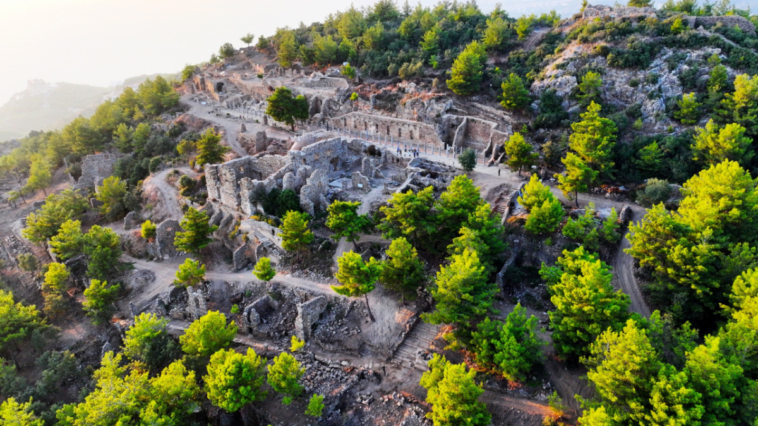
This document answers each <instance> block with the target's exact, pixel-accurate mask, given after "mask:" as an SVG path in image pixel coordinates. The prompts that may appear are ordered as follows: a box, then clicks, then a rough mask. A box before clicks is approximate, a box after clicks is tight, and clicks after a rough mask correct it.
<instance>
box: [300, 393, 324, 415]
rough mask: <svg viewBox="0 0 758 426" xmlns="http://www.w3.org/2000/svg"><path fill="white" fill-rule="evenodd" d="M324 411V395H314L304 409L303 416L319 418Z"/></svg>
mask: <svg viewBox="0 0 758 426" xmlns="http://www.w3.org/2000/svg"><path fill="white" fill-rule="evenodd" d="M323 411H324V395H317V394H314V395H313V396H311V399H310V400H308V408H306V409H305V414H306V415H308V416H311V417H317V418H320V417H321V413H322V412H323Z"/></svg>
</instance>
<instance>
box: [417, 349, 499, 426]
mask: <svg viewBox="0 0 758 426" xmlns="http://www.w3.org/2000/svg"><path fill="white" fill-rule="evenodd" d="M475 377H476V372H475V371H474V370H470V371H468V372H466V365H465V364H450V363H449V362H448V361H447V360H446V359H445V358H444V357H442V356H440V355H437V354H435V355H434V358H432V360H431V361H429V371H427V372H425V373H424V374H423V375H422V376H421V386H423V387H424V388H426V390H427V394H426V402H427V403H429V404H430V405H431V406H432V412H431V413H428V414H427V415H426V417H427V418H428V419H430V420H431V421H432V422H433V423H434V425H436V426H458V425H464V424H465V425H467V426H486V425H488V424H489V423H490V419H491V416H490V413H489V412H488V411H487V406H486V405H485V404H484V403H483V402H480V401H478V399H479V396H480V395H481V394H482V393H484V389H482V387H481V386H479V385H477V384H476V382H474V378H475ZM464 419H465V420H464Z"/></svg>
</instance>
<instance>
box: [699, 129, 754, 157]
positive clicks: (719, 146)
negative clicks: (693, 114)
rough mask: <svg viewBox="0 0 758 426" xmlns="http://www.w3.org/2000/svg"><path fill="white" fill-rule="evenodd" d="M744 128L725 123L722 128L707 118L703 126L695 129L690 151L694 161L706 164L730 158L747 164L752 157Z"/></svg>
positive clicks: (749, 141)
mask: <svg viewBox="0 0 758 426" xmlns="http://www.w3.org/2000/svg"><path fill="white" fill-rule="evenodd" d="M745 131H746V129H745V128H744V127H742V126H740V125H739V124H735V123H732V124H727V125H726V126H724V127H723V128H719V126H718V125H717V124H716V123H714V122H713V120H709V121H708V124H706V125H705V128H697V129H695V138H694V143H693V144H692V151H693V154H694V160H695V161H703V162H704V163H706V164H708V165H713V164H717V163H720V162H722V161H724V160H731V161H736V162H738V163H740V164H741V165H747V164H748V163H749V162H750V160H751V159H752V158H753V155H754V152H753V151H752V150H751V149H750V147H751V145H752V142H753V141H752V139H750V138H749V137H747V136H745Z"/></svg>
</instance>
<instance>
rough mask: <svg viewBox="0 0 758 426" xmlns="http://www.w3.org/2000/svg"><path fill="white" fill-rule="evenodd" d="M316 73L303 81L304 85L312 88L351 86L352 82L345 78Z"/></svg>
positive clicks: (343, 87)
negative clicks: (323, 75) (317, 74)
mask: <svg viewBox="0 0 758 426" xmlns="http://www.w3.org/2000/svg"><path fill="white" fill-rule="evenodd" d="M314 74H315V73H314ZM314 74H311V77H310V78H309V79H307V80H304V81H303V82H302V85H303V86H304V87H308V88H310V89H347V88H348V87H350V83H348V82H347V80H345V79H343V78H334V77H322V76H316V75H314Z"/></svg>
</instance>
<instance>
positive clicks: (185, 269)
mask: <svg viewBox="0 0 758 426" xmlns="http://www.w3.org/2000/svg"><path fill="white" fill-rule="evenodd" d="M204 281H205V265H203V264H201V263H200V261H199V260H192V259H190V258H187V259H184V263H182V264H181V265H179V269H178V270H177V271H176V279H175V280H174V285H175V286H177V287H183V288H186V287H196V286H197V285H198V284H201V283H203V282H204Z"/></svg>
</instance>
